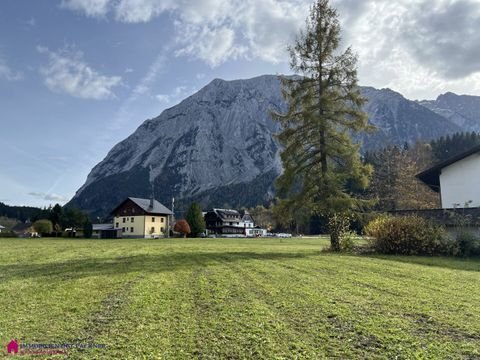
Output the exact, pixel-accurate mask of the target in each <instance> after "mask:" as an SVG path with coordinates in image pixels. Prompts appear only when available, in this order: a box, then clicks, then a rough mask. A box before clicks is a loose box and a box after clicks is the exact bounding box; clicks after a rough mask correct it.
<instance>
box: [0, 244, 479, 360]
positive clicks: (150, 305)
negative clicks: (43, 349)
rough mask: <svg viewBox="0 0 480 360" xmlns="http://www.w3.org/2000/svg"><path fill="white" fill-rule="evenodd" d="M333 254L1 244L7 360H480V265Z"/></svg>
mask: <svg viewBox="0 0 480 360" xmlns="http://www.w3.org/2000/svg"><path fill="white" fill-rule="evenodd" d="M327 245H328V241H327V239H325V238H315V239H307V238H301V239H298V238H293V239H159V240H65V239H59V240H57V239H0V294H1V295H0V343H1V346H2V348H1V349H0V357H7V353H6V347H5V345H6V344H7V343H8V342H9V341H10V340H11V339H18V342H19V343H42V344H50V343H52V344H58V343H71V344H105V345H106V348H101V349H96V348H88V349H70V350H68V358H69V359H142V358H143V359H191V358H200V359H295V358H297V359H321V358H345V359H347V358H348V359H350V358H360V359H376V358H378V359H394V358H397V359H415V358H417V359H439V358H440V359H441V358H445V359H447V358H448V359H455V358H458V359H477V358H480V311H479V309H480V260H478V259H477V260H475V259H470V260H462V259H447V258H424V257H395V256H366V255H362V256H360V255H345V254H342V255H339V254H332V253H328V252H325V251H322V248H325V247H326V246H327ZM20 351H22V349H20ZM24 355H26V354H24ZM64 357H65V356H64V355H48V356H47V355H45V356H44V357H43V358H64ZM22 358H24V359H25V358H35V359H38V358H42V355H40V356H34V355H28V354H27V355H26V356H23V357H22Z"/></svg>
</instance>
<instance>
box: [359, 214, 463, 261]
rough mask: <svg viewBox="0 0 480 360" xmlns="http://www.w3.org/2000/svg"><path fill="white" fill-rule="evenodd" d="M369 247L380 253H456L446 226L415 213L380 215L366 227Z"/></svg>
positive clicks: (456, 250) (455, 246) (455, 247)
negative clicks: (408, 214) (394, 215)
mask: <svg viewBox="0 0 480 360" xmlns="http://www.w3.org/2000/svg"><path fill="white" fill-rule="evenodd" d="M365 232H366V234H367V235H368V236H370V237H371V238H370V243H371V245H372V247H373V248H374V249H375V250H376V251H378V252H380V253H383V254H403V255H456V253H458V247H457V245H456V244H455V241H454V240H453V239H451V238H449V237H448V236H447V234H446V232H445V229H444V228H443V227H441V226H439V225H436V224H433V223H432V222H430V221H428V220H426V219H424V218H421V217H418V216H397V217H392V216H381V217H378V218H377V219H375V220H373V221H371V222H370V223H369V224H368V225H367V226H366V228H365Z"/></svg>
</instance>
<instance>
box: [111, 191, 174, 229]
mask: <svg viewBox="0 0 480 360" xmlns="http://www.w3.org/2000/svg"><path fill="white" fill-rule="evenodd" d="M111 215H112V216H113V228H114V229H117V230H119V229H120V230H121V231H122V237H124V238H158V237H165V236H167V235H168V231H169V228H170V224H169V221H170V217H171V215H172V212H171V211H170V210H169V209H167V208H166V207H165V206H164V205H162V204H161V203H159V202H158V201H156V200H153V199H140V198H133V197H129V198H128V199H126V200H125V201H123V202H122V203H121V204H120V205H118V206H117V207H116V208H115V209H114V210H113V211H112V212H111Z"/></svg>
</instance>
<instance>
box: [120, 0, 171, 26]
mask: <svg viewBox="0 0 480 360" xmlns="http://www.w3.org/2000/svg"><path fill="white" fill-rule="evenodd" d="M175 8H176V2H175V1H170V0H162V1H159V0H120V1H119V2H118V3H116V4H115V10H114V11H115V18H116V19H117V20H119V21H122V22H126V23H142V22H148V21H150V20H152V19H153V18H154V17H156V16H158V15H160V14H161V13H163V12H165V11H167V10H173V9H175Z"/></svg>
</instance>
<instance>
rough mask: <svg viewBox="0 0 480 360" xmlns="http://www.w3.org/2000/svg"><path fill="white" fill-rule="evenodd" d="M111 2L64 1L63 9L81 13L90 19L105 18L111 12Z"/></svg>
mask: <svg viewBox="0 0 480 360" xmlns="http://www.w3.org/2000/svg"><path fill="white" fill-rule="evenodd" d="M109 5H110V0H63V1H62V3H61V5H60V6H61V7H63V8H65V9H70V10H75V11H80V12H83V13H85V15H87V16H90V17H102V16H105V15H106V14H107V12H108V10H109Z"/></svg>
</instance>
